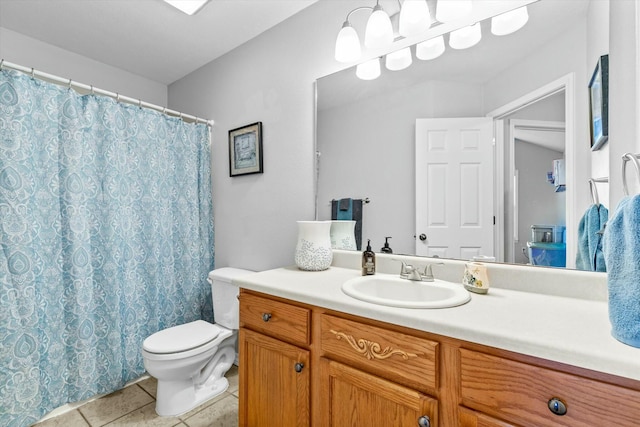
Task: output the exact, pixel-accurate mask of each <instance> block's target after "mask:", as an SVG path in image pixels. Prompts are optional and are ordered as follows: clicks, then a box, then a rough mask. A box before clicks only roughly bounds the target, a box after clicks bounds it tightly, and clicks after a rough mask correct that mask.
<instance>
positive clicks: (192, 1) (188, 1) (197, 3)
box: [164, 0, 209, 15]
mask: <svg viewBox="0 0 640 427" xmlns="http://www.w3.org/2000/svg"><path fill="white" fill-rule="evenodd" d="M164 1H165V2H167V3H169V4H170V5H171V6H173V7H175V8H176V9H178V10H180V11H182V12H184V13H186V14H187V15H193V14H195V13H196V12H197V11H199V10H200V9H202V8H203V7H204V5H205V4H207V2H208V1H209V0H164Z"/></svg>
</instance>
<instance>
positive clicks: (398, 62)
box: [385, 47, 413, 71]
mask: <svg viewBox="0 0 640 427" xmlns="http://www.w3.org/2000/svg"><path fill="white" fill-rule="evenodd" d="M412 62H413V59H412V58H411V49H410V48H409V47H405V48H403V49H400V50H396V51H395V52H391V53H390V54H388V55H387V57H386V59H385V66H386V67H387V70H391V71H399V70H404V69H405V68H407V67H408V66H409V65H411V63H412Z"/></svg>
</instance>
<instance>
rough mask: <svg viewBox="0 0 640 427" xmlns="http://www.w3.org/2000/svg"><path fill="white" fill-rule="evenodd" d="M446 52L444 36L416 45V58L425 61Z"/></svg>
mask: <svg viewBox="0 0 640 427" xmlns="http://www.w3.org/2000/svg"><path fill="white" fill-rule="evenodd" d="M443 53H444V37H442V36H438V37H434V38H432V39H429V40H425V41H423V42H421V43H418V44H417V45H416V58H418V59H422V60H423V61H426V60H429V59H435V58H437V57H438V56H440V55H442V54H443Z"/></svg>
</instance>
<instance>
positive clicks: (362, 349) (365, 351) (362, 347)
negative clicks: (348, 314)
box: [330, 329, 418, 360]
mask: <svg viewBox="0 0 640 427" xmlns="http://www.w3.org/2000/svg"><path fill="white" fill-rule="evenodd" d="M330 332H331V333H332V334H334V335H335V336H336V339H338V340H341V339H344V340H345V341H347V342H348V343H349V345H350V346H351V348H353V349H354V350H355V351H357V352H358V353H360V354H361V355H363V356H364V357H366V358H367V359H369V360H372V359H380V360H384V359H388V358H390V357H391V356H394V355H399V356H401V357H402V358H403V359H404V360H409V358H410V357H418V355H417V354H414V353H407V352H406V351H402V350H396V349H394V348H391V347H388V346H387V347H385V348H384V349H382V346H381V345H380V344H378V343H377V342H375V341H369V340H365V339H363V338H360V339H359V340H356V339H355V338H354V337H353V336H352V335H347V334H345V333H344V332H338V331H334V330H333V329H331V330H330Z"/></svg>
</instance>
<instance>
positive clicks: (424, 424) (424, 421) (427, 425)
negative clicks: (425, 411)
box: [418, 415, 431, 427]
mask: <svg viewBox="0 0 640 427" xmlns="http://www.w3.org/2000/svg"><path fill="white" fill-rule="evenodd" d="M418 425H419V426H420V427H431V419H430V418H429V417H427V416H426V415H423V416H421V417H420V418H418Z"/></svg>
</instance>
